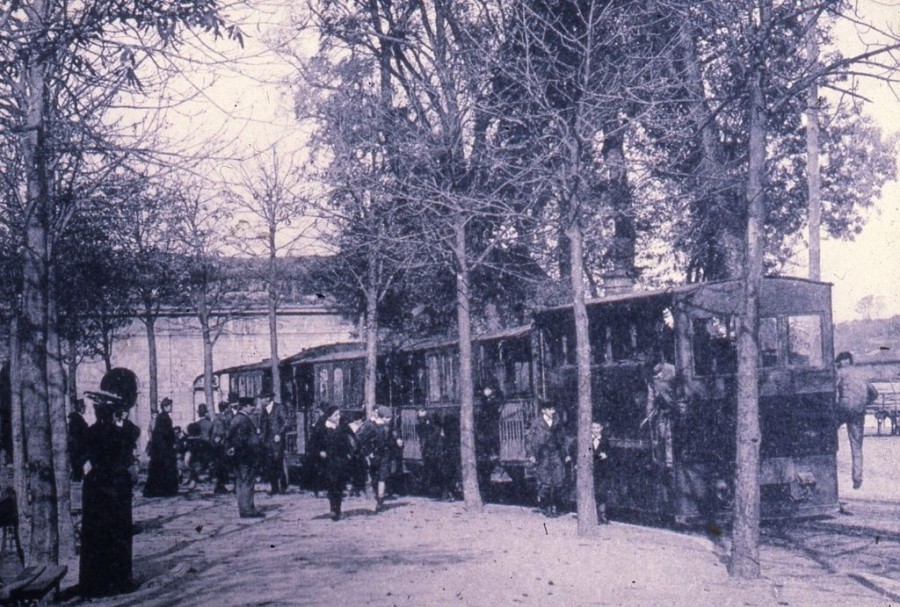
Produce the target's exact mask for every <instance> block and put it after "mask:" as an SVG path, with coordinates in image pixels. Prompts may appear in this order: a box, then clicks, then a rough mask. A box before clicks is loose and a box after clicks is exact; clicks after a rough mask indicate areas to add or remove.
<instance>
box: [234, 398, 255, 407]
mask: <svg viewBox="0 0 900 607" xmlns="http://www.w3.org/2000/svg"><path fill="white" fill-rule="evenodd" d="M253 404H254V403H253V397H252V396H241V397H240V398H238V400H237V405H238V407H252V406H253Z"/></svg>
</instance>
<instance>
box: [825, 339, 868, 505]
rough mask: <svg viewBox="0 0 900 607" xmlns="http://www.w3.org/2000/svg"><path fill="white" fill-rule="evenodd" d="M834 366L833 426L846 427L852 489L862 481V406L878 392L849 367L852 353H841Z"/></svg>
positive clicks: (864, 410) (864, 411)
mask: <svg viewBox="0 0 900 607" xmlns="http://www.w3.org/2000/svg"><path fill="white" fill-rule="evenodd" d="M834 362H835V364H836V365H837V376H838V377H837V411H836V413H837V423H838V426H839V427H840V424H847V438H848V439H849V440H850V459H851V462H852V463H851V473H850V474H851V478H852V479H853V488H854V489H859V488H860V487H862V482H863V452H862V443H863V426H864V425H865V419H866V407H867V406H868V405H870V404H871V403H872V402H874V401H875V399H876V398H878V391H877V390H876V389H875V386H873V385H872V384H871V383H870V382H869V381H867V380H866V379H865V377H863V376H862V374H861V373H860V371H859V370H858V369H856V368H854V366H853V354H851V353H850V352H841V353H840V354H838V355H837V358H836V359H835V361H834Z"/></svg>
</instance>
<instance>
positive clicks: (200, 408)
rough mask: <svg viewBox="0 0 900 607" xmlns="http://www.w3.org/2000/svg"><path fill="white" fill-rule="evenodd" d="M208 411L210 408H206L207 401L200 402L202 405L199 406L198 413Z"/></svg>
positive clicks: (204, 413)
mask: <svg viewBox="0 0 900 607" xmlns="http://www.w3.org/2000/svg"><path fill="white" fill-rule="evenodd" d="M207 411H208V409H207V408H206V403H200V406H199V407H197V413H199V414H200V415H201V416H202V415H206V413H207Z"/></svg>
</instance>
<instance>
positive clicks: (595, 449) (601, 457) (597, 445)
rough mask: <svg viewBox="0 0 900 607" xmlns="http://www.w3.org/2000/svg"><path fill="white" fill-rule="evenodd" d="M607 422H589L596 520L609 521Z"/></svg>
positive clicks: (602, 522)
mask: <svg viewBox="0 0 900 607" xmlns="http://www.w3.org/2000/svg"><path fill="white" fill-rule="evenodd" d="M606 426H607V424H606V423H604V422H601V421H595V422H593V423H592V424H591V453H592V454H593V455H594V499H595V500H596V502H597V522H598V523H599V524H601V525H606V524H608V523H609V519H607V518H606V500H607V498H608V497H609V436H608V432H607V431H606Z"/></svg>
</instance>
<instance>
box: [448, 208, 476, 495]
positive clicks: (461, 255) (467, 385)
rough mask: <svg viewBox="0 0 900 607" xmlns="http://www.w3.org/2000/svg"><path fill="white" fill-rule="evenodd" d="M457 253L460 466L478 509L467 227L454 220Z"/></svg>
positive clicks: (467, 487)
mask: <svg viewBox="0 0 900 607" xmlns="http://www.w3.org/2000/svg"><path fill="white" fill-rule="evenodd" d="M454 231H455V240H456V242H455V255H456V263H457V270H456V320H457V324H458V325H459V386H458V389H459V447H460V448H459V453H460V463H461V467H462V485H463V499H464V500H465V505H466V510H467V511H469V512H481V511H482V509H483V504H482V501H481V490H480V488H479V487H478V463H477V459H476V454H475V387H474V382H473V380H472V318H471V310H470V305H471V300H470V295H469V271H468V265H467V262H468V260H467V259H466V255H467V250H466V228H465V224H464V223H462V221H457V223H456V225H455V226H454Z"/></svg>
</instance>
